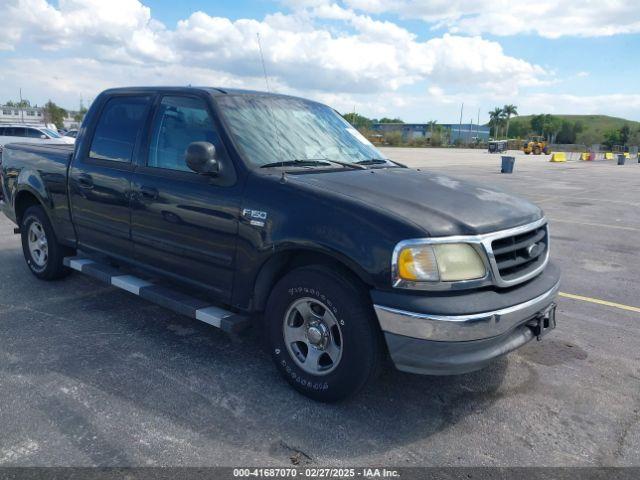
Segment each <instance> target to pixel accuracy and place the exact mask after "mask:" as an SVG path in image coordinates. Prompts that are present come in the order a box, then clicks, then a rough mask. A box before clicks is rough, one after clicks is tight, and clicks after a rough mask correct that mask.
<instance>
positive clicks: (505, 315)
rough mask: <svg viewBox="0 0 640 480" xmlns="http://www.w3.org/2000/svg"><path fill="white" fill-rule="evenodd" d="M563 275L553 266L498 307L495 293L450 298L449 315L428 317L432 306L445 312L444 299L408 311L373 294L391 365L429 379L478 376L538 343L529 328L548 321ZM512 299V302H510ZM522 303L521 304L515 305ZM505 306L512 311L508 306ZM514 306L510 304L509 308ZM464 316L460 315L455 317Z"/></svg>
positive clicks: (410, 302)
mask: <svg viewBox="0 0 640 480" xmlns="http://www.w3.org/2000/svg"><path fill="white" fill-rule="evenodd" d="M559 280H560V273H559V270H558V268H557V267H555V266H554V265H552V264H550V266H548V267H547V269H546V271H545V272H544V273H543V274H542V275H540V277H538V278H536V279H533V280H531V281H530V282H527V283H525V284H524V285H522V286H519V287H516V288H515V289H512V290H511V291H510V292H508V293H507V294H506V295H507V297H506V298H505V297H501V298H500V301H499V302H497V301H496V299H495V292H492V291H484V292H483V291H480V292H474V293H473V294H468V295H464V294H462V295H460V294H456V295H455V296H453V295H452V296H450V297H449V302H448V305H447V308H446V310H447V311H445V312H438V313H429V312H428V310H427V309H428V308H429V306H428V305H429V304H431V305H432V306H434V305H435V306H436V307H433V308H437V309H442V308H443V307H442V306H443V300H444V298H443V297H442V296H441V295H440V296H438V297H436V298H434V299H433V301H431V302H430V301H429V300H430V299H429V297H424V296H422V297H420V299H419V301H418V302H416V300H415V299H409V300H408V301H406V302H405V303H407V304H408V305H414V306H415V305H416V304H417V305H419V306H420V307H421V308H420V310H426V311H416V310H415V309H411V310H406V309H403V308H398V305H394V306H388V305H381V304H380V303H379V302H378V301H377V300H380V299H383V298H387V299H390V298H394V297H395V298H396V301H395V302H392V303H398V300H397V299H398V298H399V297H396V295H399V294H394V297H389V295H388V294H383V293H380V294H379V295H376V294H375V293H372V297H373V300H374V308H375V312H376V315H377V317H378V320H379V322H380V326H381V328H382V330H383V332H384V336H385V340H386V342H387V347H388V350H389V353H390V355H391V359H392V360H393V362H394V364H395V365H396V367H397V368H398V369H399V370H403V371H408V372H413V373H423V374H430V375H450V374H458V373H465V372H470V371H473V370H478V369H480V368H483V367H484V366H486V365H487V364H488V363H489V362H490V361H491V360H493V359H495V358H497V357H499V356H501V355H504V354H506V353H508V352H510V351H513V350H515V349H516V348H518V347H520V346H522V345H524V344H525V343H527V342H528V341H530V340H531V339H533V338H535V336H536V335H535V333H534V331H533V329H532V328H531V327H530V326H527V323H530V322H531V321H532V320H533V319H536V318H540V317H542V316H545V315H548V314H549V313H550V311H551V309H552V308H553V306H554V305H555V304H554V299H555V297H556V295H557V293H558V288H559V284H560V281H559ZM509 299H511V300H512V302H511V303H510V302H509ZM515 300H520V301H515ZM505 302H506V303H507V305H505ZM509 303H510V304H509ZM469 304H471V305H483V306H485V307H486V306H488V305H491V304H493V305H495V308H489V309H486V308H483V309H482V310H481V311H480V313H469V312H468V309H469ZM456 310H457V311H458V312H460V314H455V313H454V312H455V311H456Z"/></svg>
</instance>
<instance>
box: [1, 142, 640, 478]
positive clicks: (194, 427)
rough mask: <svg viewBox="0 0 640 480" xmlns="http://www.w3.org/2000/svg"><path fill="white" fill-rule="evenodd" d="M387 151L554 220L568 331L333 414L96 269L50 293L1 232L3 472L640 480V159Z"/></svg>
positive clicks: (268, 366)
mask: <svg viewBox="0 0 640 480" xmlns="http://www.w3.org/2000/svg"><path fill="white" fill-rule="evenodd" d="M385 152H386V154H387V155H389V156H390V157H391V158H394V159H397V160H398V161H401V162H404V163H407V164H409V165H411V166H414V167H418V166H419V167H422V168H425V169H431V170H434V171H437V172H439V173H447V174H450V175H452V176H455V177H459V178H466V179H472V180H474V181H478V182H483V183H486V184H487V185H491V186H496V187H499V188H502V189H505V190H507V191H510V192H514V193H517V194H519V195H523V196H525V197H527V198H529V199H531V200H533V201H535V202H537V203H538V204H540V205H541V206H542V207H543V208H544V209H545V212H546V214H547V215H548V217H549V219H550V225H551V227H550V228H551V240H552V247H551V248H552V258H553V260H554V261H556V262H558V263H559V264H560V266H561V267H562V270H563V281H562V286H561V291H562V292H563V293H565V294H569V295H574V296H578V297H579V298H580V299H577V297H573V298H569V297H561V298H560V299H559V301H558V303H559V311H558V328H557V329H556V330H555V331H554V332H552V333H551V334H549V335H548V336H547V337H545V338H544V339H543V341H541V342H535V341H534V342H531V343H529V344H528V345H526V346H525V347H523V348H522V349H520V350H518V351H517V352H514V353H512V354H510V355H508V356H506V357H503V358H502V359H500V360H498V361H496V362H494V363H493V364H492V365H491V366H490V367H489V368H487V369H485V370H482V371H479V372H475V373H471V374H466V375H461V376H451V377H425V376H416V375H410V374H403V373H400V372H396V371H394V370H393V369H386V370H385V371H384V372H383V374H382V376H381V378H380V379H378V381H377V382H376V383H375V384H374V385H372V386H371V387H370V388H369V389H367V390H366V391H365V392H364V393H363V394H361V395H359V396H357V397H356V398H354V399H352V400H350V401H348V402H345V403H341V404H335V405H325V404H320V403H316V402H313V401H311V400H309V399H307V398H305V397H303V396H301V395H299V394H297V393H296V392H295V391H293V390H292V389H291V388H289V386H288V385H287V384H286V383H285V382H284V381H283V380H282V379H281V378H280V377H279V375H278V373H277V371H276V369H275V367H274V366H273V365H272V363H271V360H270V359H269V357H268V356H267V355H266V353H265V352H264V350H263V349H262V347H261V339H260V334H259V332H254V331H250V332H248V333H245V334H243V335H241V336H236V337H231V336H228V335H226V334H224V333H222V332H220V331H218V330H216V329H215V328H213V327H210V326H208V325H206V324H202V323H198V322H197V321H195V320H191V319H189V318H186V317H182V316H180V315H176V314H174V313H172V312H170V311H168V310H165V309H163V308H161V307H158V306H154V305H152V304H149V303H147V302H145V301H144V300H142V299H140V298H138V297H135V296H133V295H131V294H128V293H127V292H124V291H121V290H117V289H115V288H110V287H107V286H105V285H103V284H100V283H98V282H97V281H93V280H91V279H90V278H87V277H84V276H82V275H80V274H74V275H72V276H70V277H69V278H67V279H65V280H63V281H58V282H49V283H47V282H41V281H38V280H37V279H35V278H34V277H33V276H32V275H31V274H30V273H29V272H28V270H27V267H26V265H25V263H24V259H23V257H22V252H21V248H20V241H19V237H18V236H15V235H13V225H12V224H11V223H10V222H9V221H8V220H7V219H6V218H4V217H1V219H0V429H1V432H0V465H3V466H6V465H29V466H34V465H38V466H152V465H153V466H220V465H224V466H247V465H261V466H267V465H281V466H291V465H297V466H307V465H313V466H327V465H336V466H337V465H343V466H345V465H349V466H371V465H389V466H396V467H402V466H426V465H429V466H477V465H483V466H489V465H491V466H494V465H499V466H532V465H536V466H541V465H542V466H595V465H598V466H601V465H607V466H609V465H611V466H625V465H634V466H640V309H637V310H634V308H633V307H640V294H639V292H640V288H639V284H640V255H638V248H639V245H640V240H639V239H640V209H639V208H638V207H639V205H640V164H637V163H629V164H627V165H624V166H617V165H615V162H613V161H600V162H568V163H564V164H552V163H549V162H547V161H546V160H548V157H544V156H542V157H525V156H524V155H517V161H516V167H515V171H514V174H512V175H501V174H500V173H499V156H498V155H489V154H487V153H485V152H479V151H460V150H457V151H456V150H444V149H442V150H441V149H386V150H385ZM602 302H611V303H614V304H616V305H606V304H603V303H602ZM625 307H627V308H625Z"/></svg>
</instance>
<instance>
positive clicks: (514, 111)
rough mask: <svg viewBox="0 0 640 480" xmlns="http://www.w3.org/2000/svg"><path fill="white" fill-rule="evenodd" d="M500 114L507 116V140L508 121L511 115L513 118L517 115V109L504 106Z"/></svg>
mask: <svg viewBox="0 0 640 480" xmlns="http://www.w3.org/2000/svg"><path fill="white" fill-rule="evenodd" d="M502 113H503V114H504V115H506V116H507V132H506V136H507V138H509V120H511V115H513V116H517V115H518V107H516V106H515V105H505V106H504V107H502Z"/></svg>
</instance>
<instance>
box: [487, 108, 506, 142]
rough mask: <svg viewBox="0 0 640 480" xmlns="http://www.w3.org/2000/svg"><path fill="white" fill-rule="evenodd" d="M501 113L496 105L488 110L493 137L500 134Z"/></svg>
mask: <svg viewBox="0 0 640 480" xmlns="http://www.w3.org/2000/svg"><path fill="white" fill-rule="evenodd" d="M503 113H504V112H503V110H502V109H501V108H500V107H496V108H494V109H493V110H492V111H490V112H489V127H490V128H492V129H493V137H494V138H498V137H499V136H500V125H501V123H502V119H503Z"/></svg>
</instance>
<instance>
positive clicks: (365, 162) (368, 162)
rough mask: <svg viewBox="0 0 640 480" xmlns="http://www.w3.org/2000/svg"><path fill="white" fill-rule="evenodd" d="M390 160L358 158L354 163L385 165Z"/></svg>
mask: <svg viewBox="0 0 640 480" xmlns="http://www.w3.org/2000/svg"><path fill="white" fill-rule="evenodd" d="M390 163H391V162H390V161H389V160H384V159H382V158H368V159H367V160H360V161H359V162H356V165H387V164H390Z"/></svg>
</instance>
